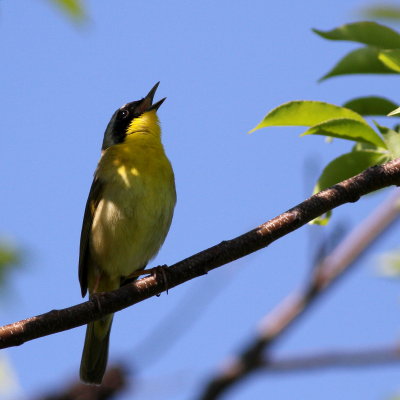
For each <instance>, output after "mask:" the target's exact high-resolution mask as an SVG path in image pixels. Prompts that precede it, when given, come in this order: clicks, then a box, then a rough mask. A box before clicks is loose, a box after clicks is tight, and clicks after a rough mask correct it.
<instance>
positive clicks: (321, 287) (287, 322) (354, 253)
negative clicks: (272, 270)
mask: <svg viewBox="0 0 400 400" xmlns="http://www.w3.org/2000/svg"><path fill="white" fill-rule="evenodd" d="M399 203H400V190H399V189H396V190H395V191H394V193H392V194H391V195H390V196H389V198H388V199H387V200H386V201H385V202H384V203H383V204H381V205H380V206H379V207H378V209H377V210H375V212H374V213H373V214H371V215H370V216H369V217H368V218H367V219H366V220H365V221H364V222H362V223H361V224H360V225H359V226H358V227H357V228H355V229H354V230H353V231H352V232H351V233H350V234H349V235H348V236H347V237H346V238H345V239H344V240H343V241H342V242H341V243H340V244H339V245H338V246H337V247H336V248H335V249H334V250H333V251H332V252H331V254H329V255H328V256H327V257H325V258H324V259H323V260H322V261H321V262H320V264H319V265H317V266H316V268H315V269H314V275H313V276H312V277H311V280H310V282H309V283H308V285H307V286H306V287H305V288H304V289H302V290H299V291H297V292H295V293H293V294H290V295H289V296H288V297H286V298H285V299H284V300H283V301H282V302H281V303H280V304H278V306H277V307H276V308H275V309H273V310H272V311H271V312H270V313H269V314H267V315H266V317H265V318H264V319H263V321H262V322H261V324H260V328H259V332H258V335H257V336H256V337H255V338H254V339H253V340H252V341H251V342H250V344H249V345H247V346H246V347H245V348H244V349H243V350H242V351H241V352H240V354H239V355H237V356H235V357H234V358H232V357H231V358H230V361H229V362H227V363H225V364H224V365H225V368H224V369H223V371H222V372H220V373H219V374H218V375H216V376H214V377H213V378H212V379H211V380H210V381H209V382H208V384H207V385H206V387H205V389H204V392H203V393H202V394H201V395H200V397H199V399H201V400H214V399H217V398H218V397H219V396H221V395H222V394H223V393H224V392H225V391H226V390H227V389H229V388H231V387H232V386H233V385H235V384H237V383H239V382H241V381H242V380H243V379H245V378H246V377H248V376H249V375H250V374H251V373H252V372H254V371H255V370H257V369H259V368H261V367H262V366H263V365H264V364H265V352H266V350H270V348H271V347H272V345H274V344H276V342H277V340H278V339H280V338H281V337H282V334H283V333H285V332H286V331H287V330H288V328H290V327H291V326H292V325H293V323H294V322H296V321H297V320H298V318H299V317H300V316H302V315H304V313H305V311H308V310H309V309H310V306H311V305H312V304H313V303H314V302H315V300H317V299H318V298H319V297H320V295H321V294H323V293H325V292H326V289H328V288H330V287H332V285H333V284H334V283H335V282H337V278H339V277H341V276H343V273H344V272H345V271H347V270H349V268H350V267H351V266H352V265H354V261H355V260H356V259H358V258H359V257H360V256H361V255H362V254H363V253H364V252H365V250H366V249H367V248H368V247H369V246H370V245H371V243H372V242H373V241H375V240H376V239H377V238H378V237H380V235H381V234H382V232H383V231H384V230H386V229H388V228H389V227H390V226H391V225H392V223H393V222H394V221H395V220H396V219H398V218H399V216H400V214H399V211H400V208H399Z"/></svg>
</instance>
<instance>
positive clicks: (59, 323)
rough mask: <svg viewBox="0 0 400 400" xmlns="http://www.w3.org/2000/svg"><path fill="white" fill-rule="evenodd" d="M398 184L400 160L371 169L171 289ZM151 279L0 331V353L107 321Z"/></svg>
mask: <svg viewBox="0 0 400 400" xmlns="http://www.w3.org/2000/svg"><path fill="white" fill-rule="evenodd" d="M391 185H397V186H398V185H400V159H395V160H393V161H390V162H388V163H386V164H383V165H378V166H375V167H371V168H368V169H367V170H365V171H363V172H362V173H361V174H359V175H356V176H354V177H352V178H350V179H347V180H345V181H343V182H340V183H338V184H337V185H334V186H332V187H331V188H328V189H326V190H324V191H322V192H320V193H318V194H316V195H314V196H312V197H310V198H309V199H307V200H305V201H303V202H302V203H300V204H298V205H297V206H295V207H293V208H292V209H290V210H288V211H286V212H285V213H283V214H281V215H279V216H277V217H275V218H273V219H272V220H270V221H268V222H266V223H265V224H262V225H260V226H259V227H257V228H255V229H253V230H251V231H250V232H247V233H245V234H243V235H241V236H238V237H236V238H234V239H232V240H228V241H224V242H221V243H220V244H218V245H216V246H213V247H211V248H209V249H207V250H204V251H202V252H200V253H197V254H195V255H193V256H191V257H189V258H186V259H185V260H183V261H180V262H178V263H177V264H174V265H172V266H171V267H170V268H168V269H165V271H166V277H167V281H168V282H167V283H168V287H169V288H170V289H171V288H173V287H175V286H177V285H180V284H182V283H184V282H186V281H188V280H190V279H193V278H196V277H198V276H201V275H204V274H206V273H207V272H208V271H210V270H212V269H215V268H218V267H220V266H222V265H225V264H227V263H229V262H231V261H234V260H237V259H238V258H240V257H244V256H246V255H248V254H250V253H252V252H254V251H257V250H260V249H262V248H264V247H266V246H268V245H269V244H271V243H272V242H274V241H275V240H277V239H279V238H281V237H282V236H285V235H287V234H288V233H290V232H292V231H294V230H296V229H298V228H300V227H301V226H303V225H304V224H306V223H307V222H310V221H311V220H313V219H314V218H316V217H318V216H319V215H322V214H324V213H326V212H327V211H329V210H332V209H334V208H336V207H338V206H340V205H342V204H345V203H349V202H356V201H357V200H359V198H360V197H361V196H363V195H365V194H367V193H371V192H373V191H375V190H378V189H382V188H384V187H387V186H391ZM161 278H162V276H161V274H158V276H150V277H146V278H143V279H141V280H139V281H136V282H134V283H132V284H129V285H125V286H123V287H121V288H120V289H118V290H115V291H112V292H107V293H100V294H98V295H96V296H95V297H94V298H93V299H92V300H91V301H87V302H85V303H81V304H78V305H75V306H72V307H69V308H65V309H62V310H53V311H50V312H48V313H45V314H41V315H38V316H35V317H31V318H28V319H25V320H22V321H19V322H15V323H13V324H10V325H6V326H3V327H1V328H0V348H6V347H10V346H18V345H21V344H23V343H25V342H27V341H29V340H33V339H37V338H39V337H43V336H46V335H50V334H53V333H57V332H61V331H65V330H68V329H72V328H76V327H78V326H80V325H84V324H87V323H88V322H90V321H95V320H97V319H99V318H102V317H103V316H105V315H107V314H110V313H114V312H117V311H120V310H122V309H124V308H126V307H129V306H131V305H133V304H136V303H138V302H140V301H143V300H145V299H147V298H149V297H151V296H154V295H157V294H159V293H161V292H162V291H164V290H165V285H166V282H164V279H161Z"/></svg>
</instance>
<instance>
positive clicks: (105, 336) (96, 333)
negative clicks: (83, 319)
mask: <svg viewBox="0 0 400 400" xmlns="http://www.w3.org/2000/svg"><path fill="white" fill-rule="evenodd" d="M112 320H113V315H108V316H107V317H105V318H103V319H101V320H99V321H95V322H90V323H89V324H88V325H87V327H86V336H85V345H84V347H83V353H82V360H81V367H80V371H79V373H80V378H81V380H82V381H83V382H85V383H91V384H97V385H100V384H101V381H102V379H103V375H104V372H105V370H106V367H107V359H108V345H109V342H110V331H111V325H112Z"/></svg>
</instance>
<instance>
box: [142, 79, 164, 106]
mask: <svg viewBox="0 0 400 400" xmlns="http://www.w3.org/2000/svg"><path fill="white" fill-rule="evenodd" d="M159 84H160V82H157V83H156V84H155V85H154V86H153V88H152V89H151V90H150V92H149V93H148V94H147V96H146V97H145V98H144V99H143V108H144V111H150V110H156V111H157V110H158V109H159V108H160V106H161V104H162V103H164V101H165V99H166V97H164V98H163V99H161V100H159V101H158V102H157V103H154V104H153V99H154V95H155V94H156V91H157V88H158V85H159Z"/></svg>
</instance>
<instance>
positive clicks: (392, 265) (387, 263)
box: [379, 250, 400, 400]
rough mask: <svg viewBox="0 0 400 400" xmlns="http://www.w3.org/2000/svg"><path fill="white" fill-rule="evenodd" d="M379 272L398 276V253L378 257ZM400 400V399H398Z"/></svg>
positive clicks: (399, 273)
mask: <svg viewBox="0 0 400 400" xmlns="http://www.w3.org/2000/svg"><path fill="white" fill-rule="evenodd" d="M379 272H380V273H381V274H382V275H383V276H386V277H389V278H398V277H399V276H400V251H399V250H392V251H389V252H386V253H383V254H382V255H381V256H380V257H379ZM399 400H400V399H399Z"/></svg>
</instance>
